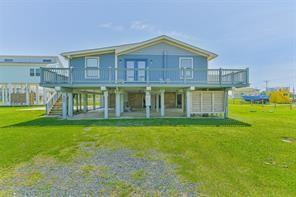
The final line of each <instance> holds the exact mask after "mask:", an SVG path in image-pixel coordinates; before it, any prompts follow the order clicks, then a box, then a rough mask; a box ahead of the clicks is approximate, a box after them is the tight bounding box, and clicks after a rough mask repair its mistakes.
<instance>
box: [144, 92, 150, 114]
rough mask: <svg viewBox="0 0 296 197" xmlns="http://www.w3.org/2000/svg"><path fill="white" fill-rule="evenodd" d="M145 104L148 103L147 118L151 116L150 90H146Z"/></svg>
mask: <svg viewBox="0 0 296 197" xmlns="http://www.w3.org/2000/svg"><path fill="white" fill-rule="evenodd" d="M145 104H146V118H150V106H151V93H150V91H146V94H145Z"/></svg>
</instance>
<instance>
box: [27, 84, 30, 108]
mask: <svg viewBox="0 0 296 197" xmlns="http://www.w3.org/2000/svg"><path fill="white" fill-rule="evenodd" d="M29 88H30V87H29V84H27V83H26V105H29V103H30V101H29V100H30V96H29V92H30V90H29Z"/></svg>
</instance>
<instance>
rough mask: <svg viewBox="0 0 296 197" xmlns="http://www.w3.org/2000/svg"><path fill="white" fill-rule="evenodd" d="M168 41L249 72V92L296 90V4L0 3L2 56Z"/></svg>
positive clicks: (187, 0) (161, 0)
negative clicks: (208, 53)
mask: <svg viewBox="0 0 296 197" xmlns="http://www.w3.org/2000/svg"><path fill="white" fill-rule="evenodd" d="M160 34H166V35H169V36H172V37H175V38H177V39H180V40H182V41H185V42H188V43H190V44H193V45H196V46H198V47H201V48H204V49H207V50H210V51H212V52H215V53H217V54H218V55H219V56H218V58H217V59H215V60H214V61H212V62H210V67H211V68H216V67H224V68H235V67H242V68H243V67H249V68H250V78H251V83H252V86H254V87H258V88H263V87H264V82H263V81H264V80H269V85H270V86H280V85H282V86H292V85H293V84H294V85H295V86H296V1H288V0H279V1H277V0H274V1H272V0H256V1H255V0H249V1H239V0H226V1H218V0H212V1H210V0H209V1H206V0H202V1H198V0H195V1H194V0H180V1H177V0H171V1H166V0H125V1H124V0H122V1H120V0H118V1H112V0H108V1H107V0H106V1H91V0H72V1H70V0H50V1H49V0H48V1H45V0H23V1H21V0H0V54H14V55H44V54H45V55H56V54H59V53H61V52H64V51H71V50H80V49H88V48H97V47H102V46H108V45H117V44H122V43H128V42H137V41H142V40H145V39H149V38H151V37H154V36H158V35H160Z"/></svg>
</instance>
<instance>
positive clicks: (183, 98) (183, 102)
mask: <svg viewBox="0 0 296 197" xmlns="http://www.w3.org/2000/svg"><path fill="white" fill-rule="evenodd" d="M181 102H182V112H183V113H184V111H185V96H184V92H182V101H181Z"/></svg>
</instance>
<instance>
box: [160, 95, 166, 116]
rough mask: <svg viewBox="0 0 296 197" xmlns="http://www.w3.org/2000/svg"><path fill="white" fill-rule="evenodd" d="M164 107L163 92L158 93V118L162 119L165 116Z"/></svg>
mask: <svg viewBox="0 0 296 197" xmlns="http://www.w3.org/2000/svg"><path fill="white" fill-rule="evenodd" d="M164 111H165V106H164V90H161V91H160V116H161V117H163V116H164V115H165V113H164Z"/></svg>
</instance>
